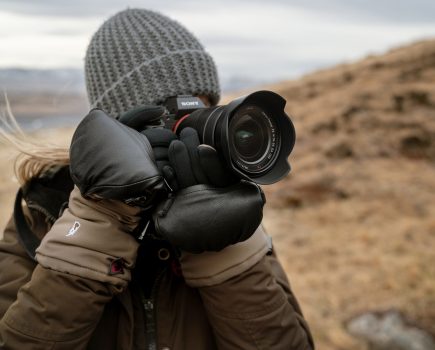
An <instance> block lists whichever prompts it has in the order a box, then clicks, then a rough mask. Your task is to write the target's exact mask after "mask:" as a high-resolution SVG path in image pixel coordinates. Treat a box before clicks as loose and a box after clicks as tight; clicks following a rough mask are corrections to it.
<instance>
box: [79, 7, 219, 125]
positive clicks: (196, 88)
mask: <svg viewBox="0 0 435 350" xmlns="http://www.w3.org/2000/svg"><path fill="white" fill-rule="evenodd" d="M85 76H86V88H87V91H88V98H89V102H90V104H91V107H98V108H102V109H104V110H105V111H106V112H107V113H109V114H110V115H112V116H114V117H116V116H118V115H120V114H122V113H123V112H126V111H127V110H129V109H131V108H132V107H134V106H137V105H144V104H151V105H155V104H161V103H162V102H164V101H165V100H166V99H167V98H168V97H171V96H175V95H206V96H208V97H209V98H210V101H211V103H212V104H213V105H214V104H217V102H218V101H219V98H220V89H219V81H218V76H217V70H216V66H215V64H214V62H213V59H212V57H211V56H210V55H209V54H208V53H207V52H206V51H205V50H204V48H203V46H202V45H201V43H200V42H199V41H198V39H196V38H195V36H194V35H193V34H192V33H190V32H189V31H188V30H187V29H186V28H184V27H183V26H182V25H180V24H179V23H177V22H176V21H174V20H172V19H170V18H168V17H166V16H163V15H161V14H159V13H156V12H153V11H149V10H143V9H128V10H125V11H122V12H119V13H117V14H115V15H114V16H112V17H111V18H109V19H108V20H107V21H106V22H104V23H103V25H102V26H101V27H100V28H99V29H98V31H97V32H96V33H95V34H94V36H93V37H92V39H91V42H90V44H89V46H88V49H87V52H86V57H85Z"/></svg>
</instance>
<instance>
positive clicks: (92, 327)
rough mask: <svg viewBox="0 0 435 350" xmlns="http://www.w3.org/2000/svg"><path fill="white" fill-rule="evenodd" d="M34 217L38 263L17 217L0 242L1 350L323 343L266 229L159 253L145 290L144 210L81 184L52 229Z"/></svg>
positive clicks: (270, 346) (290, 346) (295, 346)
mask: <svg viewBox="0 0 435 350" xmlns="http://www.w3.org/2000/svg"><path fill="white" fill-rule="evenodd" d="M27 215H28V218H29V222H30V224H31V227H32V229H33V231H34V232H35V233H36V234H37V235H38V236H39V237H40V238H41V239H42V238H43V240H42V243H41V245H40V247H39V248H38V250H37V260H38V262H35V261H34V260H32V259H31V258H30V257H29V256H28V255H27V254H26V252H25V250H24V249H23V247H22V245H21V243H20V242H19V240H18V237H17V232H16V228H15V225H14V222H13V220H11V221H10V222H9V224H8V225H7V227H6V229H5V231H4V236H3V239H2V240H1V241H0V318H1V321H0V349H20V350H21V349H32V350H38V349H74V350H78V349H105V350H110V349H125V350H133V349H134V350H136V349H143V350H145V349H195V350H196V349H198V350H201V349H207V350H212V349H294V350H296V349H297V350H304V349H313V348H314V345H313V341H312V338H311V334H310V331H309V328H308V325H307V323H306V322H305V320H304V318H303V316H302V313H301V310H300V308H299V306H298V303H297V301H296V298H295V296H294V295H293V293H292V292H291V290H290V287H289V284H288V281H287V279H286V276H285V274H284V271H283V269H282V267H281V265H280V263H279V261H278V260H277V258H276V256H275V254H274V253H272V254H271V253H270V250H268V248H267V246H266V245H267V244H266V243H265V242H266V241H267V239H265V237H266V236H265V233H264V232H263V231H262V229H261V228H259V229H258V230H257V232H256V233H255V234H254V235H253V236H252V237H251V238H250V239H249V240H248V241H245V242H242V243H239V244H237V245H235V246H231V247H229V248H225V249H224V250H223V251H221V252H218V253H211V252H210V253H203V254H198V255H193V254H190V255H189V254H183V255H182V256H181V258H180V259H168V254H163V255H162V254H160V255H159V254H158V256H159V257H160V261H157V262H156V264H159V266H160V267H159V269H158V271H159V272H158V274H157V277H156V282H155V283H154V286H153V288H152V290H151V292H150V294H149V295H148V296H144V293H143V290H142V288H141V287H140V286H141V275H140V274H139V275H138V274H135V273H134V272H133V278H132V270H133V267H134V265H135V262H136V260H137V256H136V254H137V251H138V243H137V241H136V240H135V239H134V238H133V237H132V236H131V235H129V234H128V232H129V231H131V230H132V228H133V227H135V225H136V224H137V221H136V219H137V217H138V213H137V212H135V209H134V208H131V207H128V206H126V205H124V204H119V203H115V202H112V203H109V204H107V203H104V204H101V203H98V202H95V203H94V202H91V201H87V200H85V199H83V198H82V197H81V196H79V195H78V194H77V190H74V191H73V194H72V195H71V198H70V204H69V208H68V209H67V210H66V211H65V212H64V214H63V215H62V217H61V218H59V219H58V220H57V221H56V223H55V224H54V225H53V227H52V228H51V229H50V230H49V227H48V226H47V224H46V222H45V220H44V217H43V216H42V215H40V214H38V213H36V212H32V215H30V214H29V211H27ZM47 231H48V233H46V232H47ZM161 249H162V248H159V247H158V245H157V246H156V247H155V249H154V250H153V251H155V252H160V253H161ZM165 252H166V251H165ZM166 253H167V252H166ZM147 254H151V253H150V252H149V251H148V253H147ZM138 261H139V260H138ZM149 261H153V260H152V259H151V260H149ZM169 262H171V263H169ZM174 262H179V263H180V264H179V265H178V264H174ZM150 264H151V263H150ZM177 266H179V267H180V268H181V271H182V274H180V273H179V272H180V271H179V270H177ZM144 268H145V269H148V268H149V269H157V268H156V266H149V267H148V266H145V267H144ZM153 343H154V347H153V345H152V344H153Z"/></svg>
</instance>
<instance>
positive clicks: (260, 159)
mask: <svg viewBox="0 0 435 350" xmlns="http://www.w3.org/2000/svg"><path fill="white" fill-rule="evenodd" d="M285 103H286V101H285V99H284V98H282V97H281V96H280V95H278V94H276V93H274V92H272V91H257V92H254V93H252V94H250V95H247V96H243V97H240V98H238V99H236V100H233V101H232V102H230V103H229V104H228V105H225V106H218V107H212V108H204V109H199V110H196V111H194V112H193V113H191V114H190V115H189V116H188V117H185V118H183V119H182V120H180V123H178V124H177V126H176V130H174V131H175V132H177V133H179V132H180V131H181V130H182V129H183V128H185V127H192V128H194V129H195V130H197V131H198V134H199V137H200V139H201V142H202V143H205V144H208V145H210V146H212V147H214V148H216V150H217V151H218V153H219V154H220V155H222V156H223V158H224V159H225V161H226V163H227V164H228V166H229V167H230V168H231V169H232V170H233V171H234V172H235V173H236V174H238V175H239V177H241V178H245V179H248V180H251V181H254V182H256V183H259V184H272V183H275V182H277V181H279V180H280V179H282V178H283V177H284V176H286V175H287V174H288V173H289V171H290V165H289V163H288V160H287V158H288V156H289V154H290V153H291V151H292V150H293V147H294V144H295V138H296V135H295V129H294V126H293V123H292V122H291V120H290V118H289V117H288V116H287V114H286V113H285V112H284V107H285Z"/></svg>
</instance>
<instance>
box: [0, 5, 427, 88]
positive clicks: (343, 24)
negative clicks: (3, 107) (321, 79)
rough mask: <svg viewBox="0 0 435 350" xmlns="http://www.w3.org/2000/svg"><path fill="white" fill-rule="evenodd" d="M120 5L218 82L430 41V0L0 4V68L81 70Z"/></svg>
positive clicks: (279, 76) (290, 72) (290, 73)
mask: <svg viewBox="0 0 435 350" xmlns="http://www.w3.org/2000/svg"><path fill="white" fill-rule="evenodd" d="M127 7H145V8H149V9H153V10H157V11H160V12H162V13H164V14H167V15H169V16H171V17H173V18H174V19H176V20H178V21H179V22H181V23H183V24H184V25H186V26H187V27H188V28H189V29H190V30H191V31H193V32H194V33H195V34H196V35H197V36H198V37H199V39H200V40H201V41H202V42H203V44H204V45H205V47H206V49H207V50H208V51H209V52H210V53H211V54H212V56H214V58H215V60H216V62H217V64H218V68H219V71H220V74H221V75H222V76H223V77H224V79H229V78H231V77H238V78H247V79H252V80H256V81H276V80H284V79H288V78H292V77H297V76H299V75H302V74H304V73H306V72H309V71H312V70H314V69H319V68H323V67H327V66H330V65H334V64H337V63H342V62H347V61H352V60H355V59H358V58H362V57H364V56H366V55H368V54H372V53H381V52H384V51H385V50H387V49H388V48H390V47H393V46H397V45H401V44H406V43H408V42H411V41H413V40H417V39H422V38H430V37H432V38H435V0H413V1H404V0H386V1H382V0H378V1H370V0H353V1H352V0H328V1H326V0H325V1H321V0H287V1H286V0H250V1H248V0H246V1H245V0H231V1H230V0H220V1H218V0H207V1H197V0H183V1H175V0H173V1H165V0H148V1H138V0H133V1H122V0H104V1H103V0H68V1H60V0H39V1H35V0H33V1H32V0H0V68H4V67H30V68H54V67H75V68H81V67H82V66H83V57H84V54H85V50H86V46H87V43H88V41H89V39H90V37H91V36H92V34H93V32H94V31H95V30H96V29H97V28H98V26H99V25H100V24H101V23H102V22H103V21H104V20H105V19H106V18H108V17H109V16H110V15H111V14H113V13H116V12H117V11H120V10H123V9H125V8H127Z"/></svg>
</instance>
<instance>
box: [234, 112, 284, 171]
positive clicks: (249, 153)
mask: <svg viewBox="0 0 435 350" xmlns="http://www.w3.org/2000/svg"><path fill="white" fill-rule="evenodd" d="M228 135H229V138H230V140H229V141H230V142H229V143H230V145H229V146H230V150H231V154H232V159H233V161H234V162H235V163H236V164H237V165H238V166H239V167H240V168H241V169H243V170H245V171H247V172H250V173H259V172H263V171H265V170H267V168H268V167H269V166H270V165H271V164H272V163H273V161H274V160H275V157H276V153H277V146H278V143H279V140H278V135H277V134H276V127H275V125H274V121H273V120H272V119H271V118H269V117H268V116H267V115H266V113H265V112H264V111H263V109H260V108H259V107H257V106H255V105H247V106H246V105H245V106H243V107H241V108H240V109H238V110H237V112H236V113H235V114H234V115H233V116H232V118H231V120H230V122H229V126H228Z"/></svg>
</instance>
